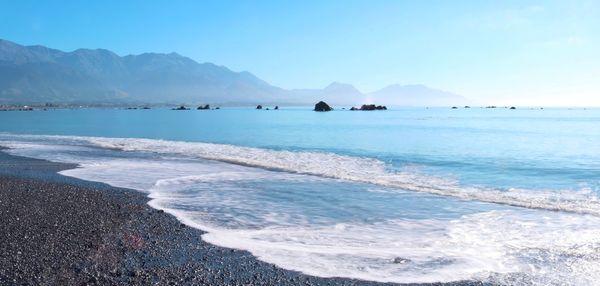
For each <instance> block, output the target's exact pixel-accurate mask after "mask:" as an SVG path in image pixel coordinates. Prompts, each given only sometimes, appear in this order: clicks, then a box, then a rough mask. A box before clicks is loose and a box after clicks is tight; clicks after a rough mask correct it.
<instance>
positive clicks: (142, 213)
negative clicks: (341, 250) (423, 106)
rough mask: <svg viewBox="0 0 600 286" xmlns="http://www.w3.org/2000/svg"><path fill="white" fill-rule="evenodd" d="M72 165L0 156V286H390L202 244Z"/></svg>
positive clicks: (142, 199) (142, 200)
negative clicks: (70, 172)
mask: <svg viewBox="0 0 600 286" xmlns="http://www.w3.org/2000/svg"><path fill="white" fill-rule="evenodd" d="M74 167H76V166H73V165H67V164H58V163H52V162H48V161H43V160H35V159H29V158H23V157H16V156H10V155H8V154H6V153H4V152H1V151H0V222H1V223H0V285H81V284H100V285H132V284H133V285H149V284H157V285H392V284H382V283H375V282H367V281H360V280H354V279H344V278H319V277H312V276H308V275H304V274H301V273H298V272H295V271H288V270H284V269H281V268H278V267H276V266H274V265H272V264H268V263H265V262H261V261H259V260H257V259H256V258H254V257H253V256H252V255H251V254H250V253H248V252H247V251H241V250H234V249H227V248H222V247H217V246H214V245H211V244H208V243H206V242H204V241H202V239H201V235H202V234H203V232H202V231H200V230H197V229H193V228H190V227H187V226H185V225H182V224H181V223H180V222H179V221H177V219H175V217H173V216H171V215H168V214H166V213H164V212H162V211H159V210H155V209H152V208H150V207H149V206H148V205H147V204H146V203H147V202H148V199H147V198H146V196H145V195H144V194H142V193H139V192H136V191H132V190H127V189H119V188H113V187H110V186H108V185H105V184H100V183H94V182H87V181H83V180H78V179H74V178H70V177H65V176H61V175H59V174H57V173H56V172H57V171H60V170H64V169H69V168H74ZM444 285H481V283H477V282H474V283H468V282H461V283H451V284H444Z"/></svg>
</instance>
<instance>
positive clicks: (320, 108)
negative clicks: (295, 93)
mask: <svg viewBox="0 0 600 286" xmlns="http://www.w3.org/2000/svg"><path fill="white" fill-rule="evenodd" d="M314 110H315V111H331V110H333V108H331V106H329V105H328V104H327V103H325V102H323V101H319V102H318V103H317V104H315V109H314Z"/></svg>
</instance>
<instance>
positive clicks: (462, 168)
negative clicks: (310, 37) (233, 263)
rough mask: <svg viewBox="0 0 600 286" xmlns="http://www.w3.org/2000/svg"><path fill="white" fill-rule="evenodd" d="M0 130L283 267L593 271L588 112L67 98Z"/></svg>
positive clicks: (596, 233)
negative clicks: (171, 104)
mask: <svg viewBox="0 0 600 286" xmlns="http://www.w3.org/2000/svg"><path fill="white" fill-rule="evenodd" d="M0 132H2V134H0V145H6V146H8V147H11V148H12V149H11V151H10V152H12V153H14V154H19V155H24V156H31V157H36V158H44V159H49V160H54V161H60V162H73V163H78V164H81V167H80V168H78V169H74V170H69V171H65V172H63V173H64V174H65V175H70V176H75V177H78V178H83V179H89V180H96V181H102V182H106V183H109V184H112V185H115V186H122V187H129V188H134V189H138V190H140V191H143V192H147V193H148V194H149V196H150V197H151V198H152V199H153V200H152V201H151V202H150V204H151V205H152V206H154V207H157V208H161V209H165V210H166V211H168V212H170V213H172V214H174V215H176V216H177V217H178V218H179V219H181V220H182V221H183V222H185V223H187V224H189V225H192V226H195V227H198V228H201V229H203V230H206V231H207V232H208V233H207V234H206V235H205V236H204V239H205V240H207V241H209V242H211V243H215V244H218V245H222V246H227V247H235V248H241V249H246V250H249V251H251V252H252V253H253V254H254V255H256V256H257V257H258V258H259V259H262V260H265V261H268V262H271V263H275V264H277V265H279V266H281V267H284V268H287V269H294V270H299V271H303V272H305V273H308V274H312V275H319V276H326V277H328V276H344V277H354V278H360V279H366V280H376V281H392V282H438V281H456V280H462V279H474V280H481V281H486V282H492V283H499V284H511V285H512V284H523V285H535V284H537V285H552V284H556V285H563V284H590V283H591V284H594V283H596V281H600V280H598V278H600V277H598V275H599V274H598V273H600V271H599V270H600V251H599V250H598V249H600V202H599V201H598V192H599V190H600V110H599V109H585V110H584V109H572V110H571V109H543V110H542V109H517V110H509V109H504V108H500V109H483V108H470V109H456V110H452V109H446V108H431V109H425V108H405V109H401V108H398V109H392V110H388V111H374V112H350V111H345V110H336V111H333V112H328V113H316V112H312V111H310V108H302V107H296V108H283V109H281V110H277V111H275V110H271V111H267V110H254V109H250V108H224V109H221V110H204V111H197V110H190V111H172V110H167V109H152V110H120V109H75V110H49V111H33V112H0ZM57 135H58V136H57ZM399 261H400V262H402V263H398V262H399Z"/></svg>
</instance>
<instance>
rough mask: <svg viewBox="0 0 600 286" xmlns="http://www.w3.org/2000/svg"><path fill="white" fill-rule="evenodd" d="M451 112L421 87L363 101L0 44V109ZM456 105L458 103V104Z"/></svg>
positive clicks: (220, 74)
mask: <svg viewBox="0 0 600 286" xmlns="http://www.w3.org/2000/svg"><path fill="white" fill-rule="evenodd" d="M318 100H326V101H327V100H329V101H331V102H332V103H333V104H348V105H354V104H361V103H365V102H368V101H371V100H374V101H377V103H379V104H387V105H455V104H461V103H460V102H462V101H464V98H462V97H460V96H457V95H454V94H451V93H447V92H443V91H439V90H435V89H430V88H427V87H425V86H398V85H393V86H389V87H387V88H384V89H382V90H380V91H377V92H374V93H370V94H364V93H362V92H360V91H358V90H357V89H356V88H354V87H353V86H352V85H349V84H342V83H332V84H330V85H329V86H327V87H325V88H324V89H295V90H285V89H282V88H279V87H276V86H272V85H270V84H268V83H267V82H265V81H263V80H261V79H259V78H257V77H256V76H254V75H253V74H251V73H249V72H245V71H244V72H234V71H231V70H229V69H228V68H226V67H223V66H217V65H215V64H212V63H197V62H196V61H194V60H192V59H190V58H187V57H184V56H181V55H179V54H177V53H170V54H159V53H145V54H141V55H128V56H124V57H121V56H119V55H117V54H115V53H113V52H111V51H108V50H104V49H78V50H75V51H73V52H63V51H60V50H55V49H50V48H47V47H44V46H22V45H18V44H15V43H13V42H10V41H6V40H1V39H0V104H13V103H114V104H119V103H173V104H177V103H216V104H256V103H274V104H313V103H314V102H316V101H318ZM461 100H462V101H461Z"/></svg>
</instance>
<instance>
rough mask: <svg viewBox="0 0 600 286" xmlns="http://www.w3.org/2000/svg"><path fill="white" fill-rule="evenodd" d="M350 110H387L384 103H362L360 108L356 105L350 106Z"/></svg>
mask: <svg viewBox="0 0 600 286" xmlns="http://www.w3.org/2000/svg"><path fill="white" fill-rule="evenodd" d="M350 110H362V111H371V110H387V107H385V106H384V105H375V104H363V105H362V106H361V107H360V109H358V108H356V107H352V108H350Z"/></svg>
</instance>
